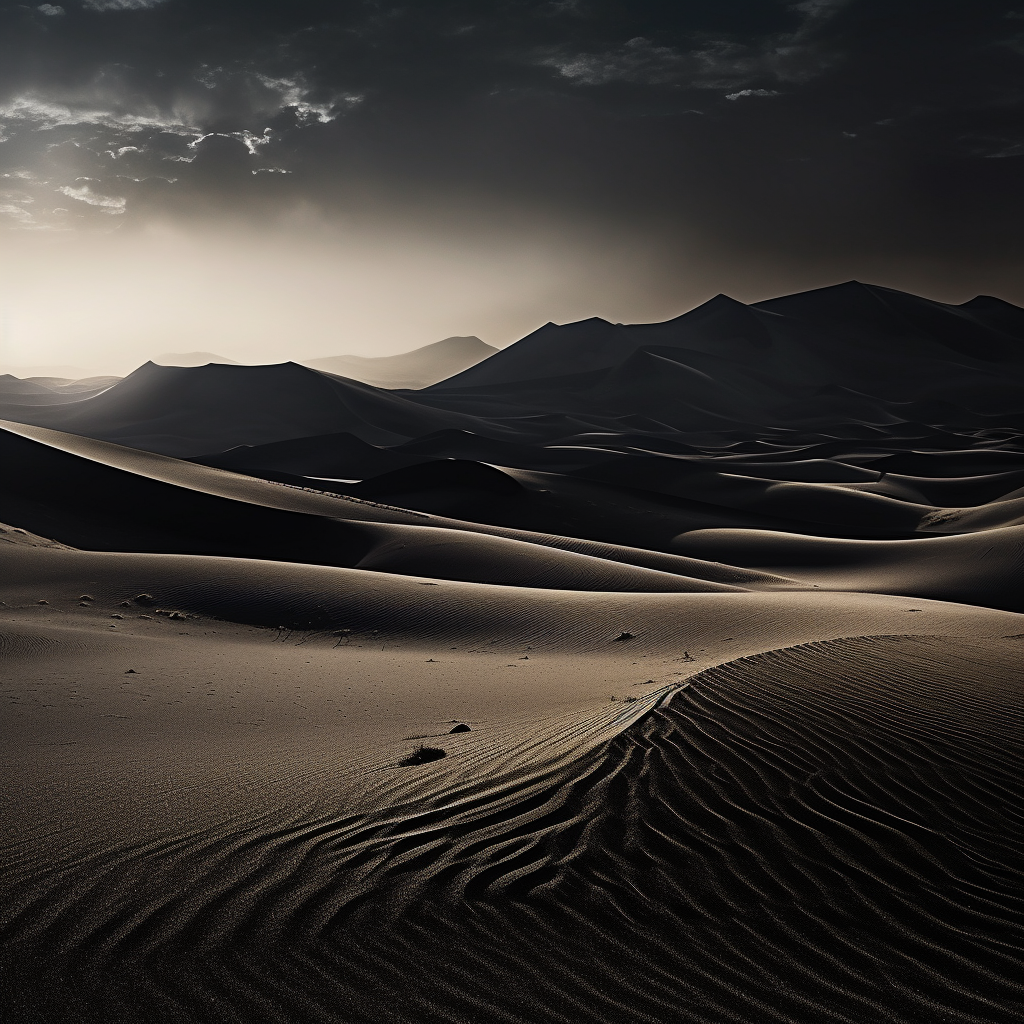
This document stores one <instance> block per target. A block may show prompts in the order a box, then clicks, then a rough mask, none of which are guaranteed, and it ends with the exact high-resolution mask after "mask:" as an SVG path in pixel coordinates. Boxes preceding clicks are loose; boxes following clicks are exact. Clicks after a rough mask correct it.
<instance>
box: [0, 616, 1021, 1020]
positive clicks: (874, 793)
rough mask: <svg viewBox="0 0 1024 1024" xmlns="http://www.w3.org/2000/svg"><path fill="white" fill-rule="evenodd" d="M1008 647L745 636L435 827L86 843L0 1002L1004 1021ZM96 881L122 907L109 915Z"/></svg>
mask: <svg viewBox="0 0 1024 1024" xmlns="http://www.w3.org/2000/svg"><path fill="white" fill-rule="evenodd" d="M1022 642H1024V641H1021V640H1019V639H1008V640H1005V641H1003V642H1002V643H1001V644H998V645H996V650H995V652H994V653H993V651H992V646H991V644H988V645H984V646H983V645H980V644H974V645H972V644H971V643H969V642H956V643H952V642H950V640H948V639H947V638H941V637H934V638H931V637H916V638H910V637H902V636H892V637H860V638H852V639H847V640H834V641H824V642H819V643H812V644H806V645H802V646H798V647H795V648H789V649H782V650H777V651H771V652H767V653H765V654H761V655H755V656H752V657H748V658H743V659H740V660H738V661H734V662H729V663H726V664H724V665H721V666H719V667H717V668H712V669H708V670H706V671H704V672H702V673H699V674H698V675H697V676H695V677H693V678H692V679H691V681H690V683H689V685H688V686H687V687H686V688H685V689H683V690H680V691H677V692H675V693H674V695H672V699H671V700H663V701H662V702H661V703H658V704H656V705H655V706H654V707H653V708H652V709H649V710H647V712H646V713H645V714H644V715H643V716H642V717H641V718H640V720H639V721H638V722H636V723H634V724H632V725H630V726H629V727H628V728H626V729H625V730H624V731H622V732H621V733H620V734H619V735H618V736H616V737H615V738H613V739H611V740H609V741H607V742H606V743H604V744H603V745H602V746H600V747H598V748H597V749H595V750H594V751H593V752H592V753H590V754H586V755H583V756H581V757H580V758H579V759H578V760H574V761H571V762H570V763H568V764H562V765H560V766H557V767H555V768H554V769H550V770H543V769H541V770H535V771H531V772H529V773H526V774H524V775H522V776H520V777H518V778H515V779H510V780H506V781H505V783H504V784H503V785H501V786H498V787H495V788H489V789H486V790H484V791H483V792H479V793H475V794H473V793H467V794H465V796H464V797H463V798H462V799H460V800H458V801H457V809H456V811H455V812H454V813H453V811H452V806H451V804H452V798H451V796H450V795H449V796H448V798H447V799H445V800H441V799H440V797H439V796H438V795H436V794H435V795H434V796H429V795H428V796H424V797H422V798H421V799H420V800H419V801H413V802H412V803H409V804H406V805H405V806H404V807H403V808H402V810H401V813H395V812H394V811H392V812H389V813H381V814H377V815H373V814H371V815H365V816H357V817H346V816H344V815H339V816H337V817H334V818H331V819H327V820H315V821H309V822H304V823H297V822H272V821H268V820H263V821H259V820H257V821H253V822H250V823H249V825H248V826H247V827H246V828H245V829H242V830H239V831H236V832H233V833H231V834H226V835H196V836H182V837H180V838H178V839H177V840H175V841H173V842H168V843H166V844H164V845H162V846H160V847H157V848H153V849H148V850H132V851H119V852H117V853H115V852H113V851H111V852H109V853H108V854H107V855H106V856H105V858H100V861H99V862H97V863H87V864H84V865H81V866H80V867H79V868H78V870H76V871H72V872H70V873H69V876H68V884H66V885H65V886H63V887H59V888H58V889H56V890H55V891H54V893H53V895H52V896H51V897H50V903H49V905H47V906H46V907H37V908H34V910H33V913H32V915H31V919H32V920H33V921H34V922H35V925H34V926H33V927H31V928H28V929H27V930H25V931H24V932H23V934H22V935H21V937H20V939H19V938H17V935H18V932H19V930H21V929H23V928H24V920H25V918H22V919H21V920H13V921H12V920H7V921H6V922H5V924H4V929H3V933H2V934H3V948H4V951H5V955H4V960H5V964H4V968H5V970H4V976H5V978H6V979H7V980H6V987H7V993H8V1000H12V1002H10V1003H9V1005H14V1006H19V1005H20V1006H22V1007H25V1008H26V1010H28V1008H29V1007H30V1006H31V1005H32V1004H34V1003H35V1004H38V1003H39V1002H40V993H48V998H50V999H51V1000H66V1001H67V1007H68V1010H69V1016H70V1017H72V1018H74V1019H122V1017H123V1015H124V1014H125V1013H126V1012H128V1011H126V1007H125V1004H124V1002H123V1000H124V999H125V997H126V996H127V995H128V994H129V993H130V1000H131V1002H130V1005H131V1006H136V1007H138V1006H139V1004H138V1000H139V998H140V993H141V994H142V1003H141V1014H140V1009H139V1008H137V1009H135V1010H134V1011H133V1012H134V1014H135V1016H134V1017H130V1016H129V1017H123V1019H168V1020H196V1021H207V1020H209V1021H212V1020H243V1019H259V1020H281V1021H284V1020H297V1019H317V1020H338V1021H385V1020H386V1021H439V1022H440V1021H452V1020H455V1021H477V1020H485V1021H522V1020H535V1021H627V1020H654V1021H676V1020H680V1021H737V1020H755V1019H756V1020H778V1021H792V1020H801V1021H803V1020H806V1021H813V1020H829V1021H850V1022H854V1021H870V1020H887V1021H890V1020H891V1021H916V1020H927V1019H955V1020H958V1021H961V1020H962V1021H991V1022H996V1021H1011V1020H1014V1019H1018V1018H1019V1014H1020V1012H1021V1009H1022V996H1024V992H1022V986H1021V978H1020V971H1019V967H1020V963H1021V957H1022V954H1024V912H1022V911H1024V870H1022V865H1024V857H1022V854H1024V829H1022V823H1024V789H1022V786H1021V782H1022V779H1021V766H1022V764H1024V759H1022V755H1024V741H1022V736H1021V733H1020V729H1019V723H1020V714H1021V710H1022V708H1021V704H1022V696H1024V672H1022V671H1021V668H1020V659H1019V645H1020V644H1021V643H1022ZM985 651H987V652H988V653H987V654H985V653H984V652H985ZM112 872H113V873H117V874H119V875H120V876H121V890H122V891H123V892H128V893H130V894H131V899H130V900H129V901H128V902H126V903H124V904H122V905H121V906H120V907H119V908H118V910H117V912H116V913H113V912H109V907H108V906H106V904H105V901H104V897H103V888H104V878H107V879H108V880H109V875H110V873H112ZM157 893H160V894H162V896H161V898H157V897H156V894H157ZM44 922H45V926H40V925H41V923H44ZM538 964H543V965H544V969H543V971H539V970H538V969H537V965H538ZM30 977H31V978H33V979H36V981H35V982H34V983H33V984H32V985H31V986H30V982H29V978H30ZM43 978H45V979H46V983H45V985H41V986H40V985H39V980H41V979H43ZM30 987H31V988H32V991H33V995H32V996H27V995H26V991H27V990H28V989H29V988H30ZM46 998H47V996H46V995H43V996H42V1001H43V1002H45V1000H46ZM85 1006H88V1007H90V1008H91V1010H90V1012H82V1013H80V1014H79V1013H76V1012H75V1011H76V1010H77V1009H81V1008H83V1007H85ZM104 1015H106V1016H105V1018H104ZM18 1019H26V1020H28V1019H34V1018H33V1016H32V1011H31V1010H30V1011H29V1012H27V1013H26V1015H25V1016H23V1017H20V1018H18Z"/></svg>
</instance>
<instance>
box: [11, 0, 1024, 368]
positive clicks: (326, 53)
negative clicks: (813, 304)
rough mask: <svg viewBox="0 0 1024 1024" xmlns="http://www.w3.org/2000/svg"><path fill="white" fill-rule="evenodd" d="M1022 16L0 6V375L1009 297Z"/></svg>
mask: <svg viewBox="0 0 1024 1024" xmlns="http://www.w3.org/2000/svg"><path fill="white" fill-rule="evenodd" d="M1022 70H1024V7H1022V8H1020V9H1017V8H1016V7H1014V5H1013V4H1006V3H999V4H996V3H990V2H988V0H981V2H978V3H971V4H969V5H968V4H966V3H964V2H959V0H948V2H946V3H941V4H936V3H934V2H930V3H925V2H907V0H903V2H897V3H893V2H892V0H886V2H882V0H804V2H783V0H757V2H754V0H714V2H712V0H673V2H671V3H668V2H665V3H662V2H650V0H648V2H641V3H631V4H624V3H613V2H610V0H509V2H507V3H503V4H501V5H495V4H492V3H483V2H479V0H461V2H456V0H436V2H432V3H405V4H402V3H397V4H393V5H390V6H388V5H384V4H381V3H379V2H376V0H341V2H337V0H335V2H327V0H295V2H290V3H287V4H285V3H281V2H276V0H275V2H260V0H256V2H250V3H245V4H243V3H241V2H240V0H205V2H200V0H159V2H157V0H74V2H72V0H68V2H67V3H62V4H49V3H47V4H41V5H35V6H32V5H24V4H14V3H10V2H7V0H0V371H2V370H3V369H5V368H10V367H17V366H20V365H45V364H62V365H77V366H81V367H83V368H87V369H97V370H103V371H109V372H124V371H125V370H127V369H130V368H131V367H132V366H133V365H137V364H138V363H139V362H141V361H143V360H144V359H146V358H150V357H152V356H154V355H158V354H160V353H161V352H166V351H190V350H196V349H201V350H207V351H214V352H217V353H218V354H221V355H223V356H226V357H229V358H233V359H237V360H239V361H246V362H255V361H276V360H280V359H287V358H309V357H315V356H323V355H332V354H339V353H342V352H351V353H355V354H362V355H374V354H380V355H385V354H390V353H394V352H400V351H405V350H408V349H411V348H415V347H418V346H419V345H424V344H428V343H430V342H432V341H436V340H438V339H439V338H442V337H446V336H449V335H453V334H460V335H465V334H476V335H478V336H479V337H481V338H483V339H484V340H485V341H487V342H489V343H491V344H494V345H505V344H508V343H510V342H512V341H514V340H515V339H516V338H518V337H520V336H522V335H523V334H525V333H527V332H528V331H530V330H532V329H533V328H535V327H537V326H539V325H540V324H542V323H544V322H546V321H548V320H555V321H558V322H564V321H567V320H574V319H581V318H584V317H587V316H591V315H598V316H603V317H605V318H606V319H610V320H613V321H616V320H619V321H650V320H659V319H665V318H667V317H670V316H674V315H677V314H678V313H681V312H683V311H685V310H686V309H688V308H691V307H692V306H694V305H696V304H698V303H699V302H701V301H703V300H704V299H706V298H708V297H710V296H711V295H714V294H716V293H717V292H726V293H727V294H731V295H733V296H735V297H736V298H739V299H742V300H745V301H752V300H757V299H761V298H767V297H770V296H772V295H777V294H782V293H785V292H791V291H797V290H801V289H805V288H811V287H817V286H820V285H825V284H830V283H833V282H835V281H838V280H845V279H849V278H859V279H861V280H867V281H872V282H874V283H879V284H884V285H889V286H892V287H897V288H904V289H906V290H910V291H916V292H918V293H919V294H924V295H928V296H930V297H933V298H939V299H943V300H946V301H963V300H964V299H967V298H970V297H971V296H973V295H974V294H977V293H979V292H987V293H991V294H997V295H1001V296H1002V297H1004V298H1007V299H1009V300H1011V301H1016V302H1018V303H1024V274H1022V273H1021V270H1022V267H1024V231H1022V230H1021V228H1022V227H1024V224H1022V221H1024V190H1021V189H1020V187H1019V182H1020V178H1021V171H1022V168H1024V127H1022V126H1024V117H1022V113H1024V110H1022V108H1024V92H1022V91H1021V90H1020V88H1019V82H1020V81H1021V80H1022V76H1021V72H1022Z"/></svg>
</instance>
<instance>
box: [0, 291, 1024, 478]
mask: <svg viewBox="0 0 1024 1024" xmlns="http://www.w3.org/2000/svg"><path fill="white" fill-rule="evenodd" d="M487 353H491V354H490V355H488V356H487V358H486V359H481V360H480V361H477V362H475V363H474V365H473V366H471V367H469V368H468V369H462V370H460V371H458V372H456V373H455V374H454V375H451V376H448V377H447V378H446V379H444V380H442V381H440V382H439V383H437V384H434V385H433V386H425V382H426V381H428V380H430V379H432V378H435V377H441V376H443V375H444V374H445V373H446V372H447V370H448V368H449V367H450V366H451V363H450V362H449V363H448V364H447V366H446V365H445V361H446V360H449V359H450V360H456V359H459V360H461V361H462V362H463V365H464V363H465V361H466V360H473V359H476V357H477V356H482V355H486V354H487ZM311 362H312V363H313V364H314V365H312V366H308V367H307V366H302V365H299V364H297V363H283V364H278V365H276V366H230V365H227V366H225V365H218V364H216V363H213V364H210V365H205V366H198V367H197V366H191V367H178V366H157V365H154V364H152V363H148V364H146V365H145V366H143V367H140V368H139V369H137V370H136V371H135V372H134V373H132V374H131V375H130V376H128V377H126V378H125V379H124V380H122V381H120V382H119V383H115V384H114V386H113V387H110V386H109V383H108V382H107V381H98V382H94V383H93V384H92V385H91V386H92V387H93V388H94V389H96V386H97V385H98V386H99V387H102V386H103V385H104V384H107V387H106V389H105V390H103V391H102V393H99V394H94V395H90V394H89V393H88V392H86V393H84V394H78V395H69V394H67V393H61V394H59V395H58V394H55V389H53V388H52V387H47V386H46V385H45V384H43V383H42V382H40V381H35V382H25V381H20V380H15V379H13V378H8V379H7V380H6V382H4V381H0V418H3V419H10V420H15V421H19V422H23V423H35V424H37V425H39V426H49V427H54V428H56V429H58V430H66V431H69V432H71V433H76V434H83V435H86V436H89V437H95V438H101V439H104V440H110V441H117V442H119V443H121V444H127V445H131V446H134V447H139V448H146V449H149V450H150V451H157V452H162V453H165V454H170V455H178V456H182V455H184V456H189V457H193V456H199V455H210V454H214V453H218V452H224V451H226V450H227V449H229V448H234V447H238V446H241V445H246V446H263V445H268V444H275V443H277V442H282V441H288V440H292V439H296V438H314V437H316V438H320V440H318V441H316V442H311V443H310V444H311V447H310V446H305V447H304V446H298V447H297V448H294V450H293V448H289V449H288V450H287V451H286V452H281V451H276V450H275V451H273V452H260V453H248V454H247V456H246V458H247V459H248V458H250V457H251V458H252V459H255V460H256V464H259V465H261V466H262V465H267V466H270V465H272V466H275V467H276V466H280V465H281V464H282V463H281V460H282V459H284V460H285V462H286V463H287V462H289V461H292V460H294V461H295V464H296V465H300V464H301V466H302V467H303V469H305V470H311V469H313V468H315V469H318V472H315V473H312V475H314V476H338V477H342V478H346V477H348V476H350V475H351V476H353V477H362V476H363V475H364V472H365V467H366V465H367V464H369V463H372V464H373V465H375V466H376V465H377V464H378V463H380V464H381V465H383V463H382V462H381V459H380V458H379V457H378V456H376V455H374V454H373V453H372V452H367V451H366V450H365V447H362V448H359V446H358V445H356V446H355V447H353V443H352V442H350V441H349V440H348V439H346V438H340V437H339V436H338V435H343V434H344V435H352V436H353V437H354V438H356V439H358V441H361V442H364V446H365V445H371V446H394V445H404V444H406V443H407V442H408V443H415V444H416V445H417V446H419V445H421V444H426V448H425V449H423V448H420V447H416V448H415V449H410V450H409V451H406V452H403V454H404V455H416V456H422V455H427V456H429V457H431V458H439V457H440V458H460V459H466V458H470V459H472V460H474V461H483V462H487V463H489V464H496V465H509V464H512V465H518V464H522V463H523V459H522V458H521V457H520V456H521V455H522V452H521V446H522V445H527V446H536V445H537V444H539V443H542V444H549V445H555V446H556V448H555V449H552V450H551V451H548V452H546V453H545V454H544V457H543V459H539V460H538V459H535V458H531V459H530V460H529V464H530V465H532V466H535V467H541V466H542V465H544V466H547V465H552V464H558V463H559V462H560V461H561V462H564V461H565V459H566V458H568V453H569V452H570V451H571V450H572V449H573V448H574V445H575V439H580V438H582V439H584V440H586V439H588V438H589V439H593V438H595V437H599V438H604V440H602V441H601V444H602V445H603V446H604V447H606V448H607V449H608V450H609V452H611V451H614V450H615V448H616V444H617V443H616V441H615V439H616V438H624V437H626V436H627V435H629V436H630V437H633V435H637V436H640V437H642V438H654V437H661V438H667V439H670V440H671V441H672V443H673V444H675V443H676V442H679V441H682V442H684V443H685V444H688V445H692V444H694V443H696V442H697V441H698V440H700V439H701V438H704V439H708V438H711V439H717V440H718V442H721V443H725V439H733V440H746V439H750V438H753V437H761V436H771V437H774V438H778V437H782V436H785V437H786V438H788V439H790V440H791V439H792V438H794V437H796V436H800V437H803V438H805V439H806V443H807V444H817V443H824V442H828V441H829V440H830V439H836V438H846V439H849V438H862V439H865V440H868V439H873V438H876V437H878V436H880V434H881V435H884V436H892V435H896V434H899V435H900V436H918V437H924V436H931V435H932V434H933V433H934V429H933V428H942V429H953V430H961V429H969V430H990V429H1003V428H1013V430H1014V431H1016V430H1017V429H1018V428H1024V310H1021V309H1019V308H1017V307H1016V306H1012V305H1011V304H1009V303H1006V302H1002V301H1001V300H998V299H994V298H990V297H979V298H976V299H972V300H971V301H970V302H966V303H963V304H961V305H951V304H948V303H940V302H934V301H931V300H929V299H924V298H920V297H918V296H914V295H909V294H906V293H904V292H899V291H895V290H894V289H891V288H882V287H877V286H872V285H864V284H859V283H857V282H847V283H845V284H841V285H835V286H832V287H829V288H821V289H817V290H814V291H809V292H803V293H801V294H798V295H790V296H785V297H782V298H777V299H771V300H768V301H765V302H759V303H756V304H753V305H749V306H748V305H744V304H743V303H741V302H737V301H736V300H734V299H730V298H727V297H726V296H724V295H723V296H717V297H716V298H713V299H711V300H709V301H708V302H706V303H704V304H703V305H701V306H698V307H697V308H696V309H693V310H690V311H689V312H688V313H685V314H683V315H682V316H680V317H676V318H675V319H673V320H669V321H667V322H665V323H660V324H635V325H623V324H611V323H608V322H606V321H604V320H598V319H592V320H584V321H582V322H580V323H575V324H566V325H564V326H556V325H554V324H548V325H546V326H544V327H542V328H540V329H539V330H537V331H535V332H534V333H533V334H531V335H529V336H528V337H526V338H524V339H522V340H521V341H518V342H516V343H515V344H514V345H511V346H509V347H508V348H505V349H503V350H501V351H499V352H496V351H495V350H493V349H491V348H490V346H487V345H485V344H484V343H483V342H481V341H480V340H479V339H477V338H449V339H446V340H445V341H443V342H439V343H437V344H436V345H429V346H427V347H425V348H421V349H418V350H416V351H414V352H409V353H405V354H404V355H400V356H390V357H385V358H380V359H363V358H359V357H353V356H344V357H337V358H336V359H330V360H328V359H323V360H312V361H311ZM382 371H390V376H389V375H387V374H385V373H384V372H382ZM416 371H419V372H420V373H421V376H420V377H419V378H418V379H417V380H414V379H412V378H413V376H414V372H416ZM360 377H361V378H363V379H362V381H360V380H359V379H358V378H360ZM367 380H373V381H374V382H375V383H374V384H368V383H366V381H367ZM413 383H415V384H416V385H417V387H416V388H412V387H410V385H411V384H413ZM403 387H404V388H408V390H402V389H401V388H403ZM5 392H6V393H5ZM69 398H73V399H75V400H73V401H69ZM438 432H441V433H440V435H439V433H438ZM426 435H432V437H431V438H427V440H426V441H425V440H424V438H425V436H426ZM468 435H473V436H472V437H469V436H468ZM586 443H588V444H589V443H590V441H589V440H588V441H586ZM623 443H625V442H623ZM635 443H637V442H635V440H633V441H630V442H629V444H630V445H633V444H635ZM649 443H650V442H649V441H647V440H644V441H643V443H642V444H641V447H644V448H645V449H646V448H647V447H648V446H649ZM701 443H703V442H701ZM709 443H710V442H709ZM957 443H958V444H959V443H960V442H959V441H958V442H957ZM496 444H497V445H499V447H500V451H499V450H497V449H495V445H496ZM510 445H511V446H512V447H511V448H510V447H509V446H510ZM293 447H294V446H293ZM356 448H359V450H358V451H356ZM516 453H519V454H516ZM236 456H238V453H236ZM236 456H232V458H233V459H235V458H236ZM238 457H240V456H238ZM268 460H269V461H268ZM392 461H393V460H392ZM346 466H349V467H350V468H349V469H348V470H347V471H343V470H344V469H345V467H346ZM391 468H392V467H390V466H389V467H388V471H390V469H391ZM382 471H384V470H382ZM1014 471H1016V467H1014ZM843 472H845V471H843ZM846 482H849V481H846ZM620 483H622V484H623V485H624V486H634V484H631V483H629V481H627V480H625V479H624V480H622V481H620ZM1015 486H1017V485H1015Z"/></svg>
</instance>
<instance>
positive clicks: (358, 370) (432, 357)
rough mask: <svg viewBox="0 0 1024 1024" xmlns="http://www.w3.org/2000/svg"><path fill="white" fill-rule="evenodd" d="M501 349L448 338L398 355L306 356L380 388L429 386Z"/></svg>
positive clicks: (317, 367) (310, 361) (311, 362)
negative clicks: (314, 357)
mask: <svg viewBox="0 0 1024 1024" xmlns="http://www.w3.org/2000/svg"><path fill="white" fill-rule="evenodd" d="M497 351H498V350H497V349H496V348H492V347H491V346H490V345H487V344H485V343H484V342H482V341H481V340H480V339H479V338H476V337H472V336H470V337H462V338H445V339H444V341H437V342H434V344H433V345H424V346H423V347H422V348H417V349H413V351H411V352H402V353H401V354H400V355H396V356H376V357H369V358H368V357H366V356H328V357H327V358H322V359H304V360H302V363H303V365H305V366H310V367H312V368H313V369H314V370H323V371H324V372H326V373H333V374H337V375H338V376H339V377H348V378H350V379H351V380H359V381H362V382H363V383H364V384H373V385H374V386H375V387H379V388H425V387H429V386H430V385H431V384H437V383H439V382H440V381H442V380H445V379H447V378H448V377H451V376H454V375H455V374H456V373H459V372H461V371H462V370H465V369H467V368H468V367H470V366H474V365H476V364H477V363H479V362H481V361H482V360H484V359H487V358H488V357H489V356H492V355H494V353H495V352H497Z"/></svg>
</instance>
